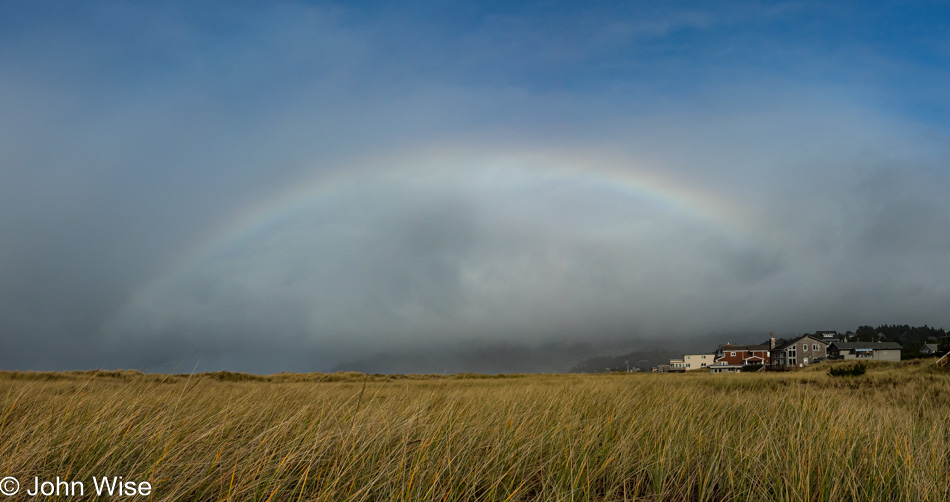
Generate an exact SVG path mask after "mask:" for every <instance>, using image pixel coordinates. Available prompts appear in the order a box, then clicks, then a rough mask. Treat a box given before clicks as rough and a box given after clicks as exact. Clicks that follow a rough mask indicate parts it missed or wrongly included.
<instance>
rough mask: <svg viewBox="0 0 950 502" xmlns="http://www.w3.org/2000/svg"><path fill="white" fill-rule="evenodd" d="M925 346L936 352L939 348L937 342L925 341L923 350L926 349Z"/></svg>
mask: <svg viewBox="0 0 950 502" xmlns="http://www.w3.org/2000/svg"><path fill="white" fill-rule="evenodd" d="M925 348H926V349H930V350H932V351H935V352H936V350H937V344H936V343H925V344H924V346H923V347H921V350H923V349H925Z"/></svg>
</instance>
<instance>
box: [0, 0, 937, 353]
mask: <svg viewBox="0 0 950 502" xmlns="http://www.w3.org/2000/svg"><path fill="white" fill-rule="evenodd" d="M113 7H114V8H113ZM0 9H2V10H3V13H5V14H7V15H0V19H2V20H5V21H0V42H2V43H0V68H3V69H2V70H0V179H2V180H3V182H2V183H0V236H2V238H0V333H2V337H3V344H4V345H3V350H2V351H0V366H3V367H5V368H36V369H66V368H84V367H86V368H87V367H95V366H103V367H130V368H131V367H136V368H151V369H155V370H159V371H171V368H175V367H177V366H187V365H193V364H194V363H195V362H197V361H199V360H200V363H199V364H200V367H201V368H204V369H232V370H248V371H259V372H271V371H281V370H291V369H292V370H298V371H305V370H329V369H334V368H340V369H360V370H366V371H450V372H451V371H461V370H476V371H492V372H494V371H541V370H557V369H561V368H563V367H564V365H565V364H567V363H568V362H573V361H568V360H569V359H570V358H572V357H574V356H578V357H580V356H581V355H583V356H584V357H586V356H587V355H596V354H598V353H599V352H600V351H603V350H608V349H609V350H615V349H616V350H630V349H631V347H629V345H630V344H634V345H636V344H637V343H640V342H643V343H646V342H645V340H650V341H656V340H667V341H669V340H676V341H677V342H678V343H686V341H688V340H694V338H691V337H695V336H699V335H702V334H706V333H713V334H716V336H728V335H729V334H736V336H739V335H743V336H749V335H750V334H753V333H767V332H768V331H771V330H775V331H776V332H779V333H784V332H794V331H814V330H815V329H841V330H846V329H853V328H855V327H856V326H857V325H858V324H865V323H872V324H873V323H894V322H902V323H911V324H923V323H927V324H931V325H937V326H940V325H944V324H945V323H947V318H946V312H945V306H946V305H947V304H948V301H950V289H948V286H947V284H948V280H947V279H948V277H947V276H946V273H945V271H946V270H950V267H948V265H950V263H948V258H947V256H950V253H948V252H947V251H948V250H950V237H948V236H950V231H948V230H950V228H948V223H947V222H950V199H948V198H947V196H946V194H947V188H948V187H950V180H948V179H947V176H946V174H945V171H946V169H945V166H946V163H947V160H948V159H950V152H948V150H947V148H946V146H945V145H946V144H950V142H948V141H947V129H946V126H947V122H946V117H945V116H942V115H941V110H944V109H945V108H946V106H945V104H946V103H945V98H944V97H943V95H942V94H940V93H939V92H935V91H933V89H929V90H928V89H927V88H925V86H922V85H918V84H913V85H911V84H906V85H904V84H900V82H898V80H899V79H895V76H894V75H895V71H897V70H896V69H900V72H901V73H902V75H903V78H904V80H915V81H917V80H919V81H924V80H926V81H927V82H931V85H933V86H935V88H940V89H943V88H945V87H946V85H939V84H946V83H948V82H947V80H948V79H947V75H946V72H945V70H943V69H942V68H945V67H946V65H944V64H942V62H943V61H945V60H946V58H947V57H948V55H947V54H946V52H945V51H944V52H943V53H941V52H939V51H936V50H935V49H934V47H933V46H932V40H931V38H929V36H923V35H927V33H929V31H927V30H930V29H932V28H933V26H930V25H929V24H927V25H925V26H922V27H918V28H917V32H918V33H921V34H922V38H920V39H918V41H917V42H914V43H904V42H902V41H901V40H900V39H890V40H882V39H876V38H874V37H872V36H870V35H860V36H857V35H856V36H855V37H853V38H849V37H848V36H844V35H842V34H841V32H843V31H847V30H839V29H838V28H837V27H836V28H834V29H831V28H829V27H828V26H832V25H834V26H837V24H835V23H832V22H831V21H834V20H837V21H836V22H847V23H851V24H849V26H852V27H853V28H855V31H854V33H874V32H875V31H874V30H873V29H869V28H873V27H875V26H879V24H880V23H881V20H882V19H885V18H886V15H885V14H888V13H887V12H877V11H874V10H873V9H872V10H862V9H856V8H854V7H848V6H844V7H835V8H827V9H815V8H810V7H808V6H795V5H787V6H779V7H775V8H767V7H761V6H755V5H745V4H744V3H742V2H739V3H735V4H733V5H731V6H727V7H726V8H723V9H717V10H715V11H712V10H709V9H707V8H705V7H704V6H702V5H664V6H662V7H657V6H646V5H637V4H631V5H629V6H627V7H623V8H618V9H619V10H618V9H608V10H602V9H594V8H587V7H585V8H583V9H578V10H570V9H568V11H565V10H558V9H545V8H541V6H538V5H528V6H525V7H518V6H510V7H497V8H474V7H472V8H467V9H454V8H453V9H452V11H451V12H446V11H443V10H441V9H440V8H437V7H432V8H429V7H425V6H416V7H412V8H403V7H400V8H399V9H398V12H397V11H396V10H394V9H392V8H390V7H385V6H376V7H372V8H368V9H365V10H360V9H357V8H355V7H346V6H329V5H322V4H318V5H301V4H294V3H285V4H282V5H280V6H256V7H254V6H251V7H232V8H229V9H224V10H223V11H222V10H221V9H210V8H207V7H200V6H185V5H177V4H169V5H167V6H151V7H130V6H117V5H112V6H110V7H109V8H100V7H96V6H85V7H83V6H71V7H70V8H69V10H68V11H67V10H57V9H52V11H51V12H50V13H41V12H39V11H34V10H33V9H32V8H27V7H11V6H6V7H3V8H0ZM11 19H16V20H17V22H16V23H11V22H10V21H9V20H11ZM799 21H810V22H809V23H805V24H802V23H799ZM819 21H820V22H819ZM824 23H829V24H828V25H827V26H826V25H825V24H824ZM800 26H806V27H810V28H807V29H804V28H799V27H800ZM888 30H889V31H888V32H889V33H897V34H899V33H900V30H899V29H896V28H894V27H889V28H888ZM921 30H923V31H921ZM941 33H942V32H941ZM905 56H907V57H905ZM914 76H917V77H920V78H917V79H914V78H911V77H914ZM931 102H932V103H933V107H932V108H930V109H928V110H926V111H921V110H922V109H923V108H926V107H925V106H922V104H927V103H931ZM308 190H309V191H308ZM301 193H302V194H303V195H301ZM295 197H297V198H298V199H300V200H297V201H296V202H294V203H289V202H288V201H293V200H295ZM241 215H245V216H241ZM265 215H270V216H267V217H265ZM255 218H257V219H255ZM248 222H250V223H248ZM225 228H233V229H235V230H233V231H232V232H231V233H230V234H229V233H226V232H225V233H222V229H225ZM638 340H639V341H640V342H638ZM734 341H735V340H734ZM651 343H652V342H651ZM179 369H180V368H179Z"/></svg>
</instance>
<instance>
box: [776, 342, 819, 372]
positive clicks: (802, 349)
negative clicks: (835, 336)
mask: <svg viewBox="0 0 950 502" xmlns="http://www.w3.org/2000/svg"><path fill="white" fill-rule="evenodd" d="M827 348H828V344H827V343H826V342H825V341H824V340H819V339H818V337H816V336H815V335H804V336H801V337H799V338H796V339H794V340H791V341H789V342H785V343H783V344H782V345H779V346H778V347H775V348H773V349H772V350H771V352H770V355H771V364H770V367H772V368H775V369H792V368H802V367H805V366H808V365H809V364H812V363H817V362H820V361H823V360H825V359H826V358H827V357H828V352H827Z"/></svg>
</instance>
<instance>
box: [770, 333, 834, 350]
mask: <svg viewBox="0 0 950 502" xmlns="http://www.w3.org/2000/svg"><path fill="white" fill-rule="evenodd" d="M804 338H811V339H812V340H814V341H816V342H821V343H824V344H827V343H828V342H826V341H824V340H821V339H819V338H817V337H815V335H802V336H800V337H798V338H795V339H793V340H790V341H787V342H785V343H783V344H782V345H777V346H776V347H775V348H774V349H772V350H785V348H786V347H788V346H790V345H794V344H796V343H798V342H800V341H802V339H804Z"/></svg>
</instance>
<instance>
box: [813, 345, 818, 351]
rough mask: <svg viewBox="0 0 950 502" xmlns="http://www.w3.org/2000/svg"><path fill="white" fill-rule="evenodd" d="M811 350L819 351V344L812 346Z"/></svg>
mask: <svg viewBox="0 0 950 502" xmlns="http://www.w3.org/2000/svg"><path fill="white" fill-rule="evenodd" d="M811 350H814V351H817V350H818V344H817V343H816V344H814V345H812V346H811Z"/></svg>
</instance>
